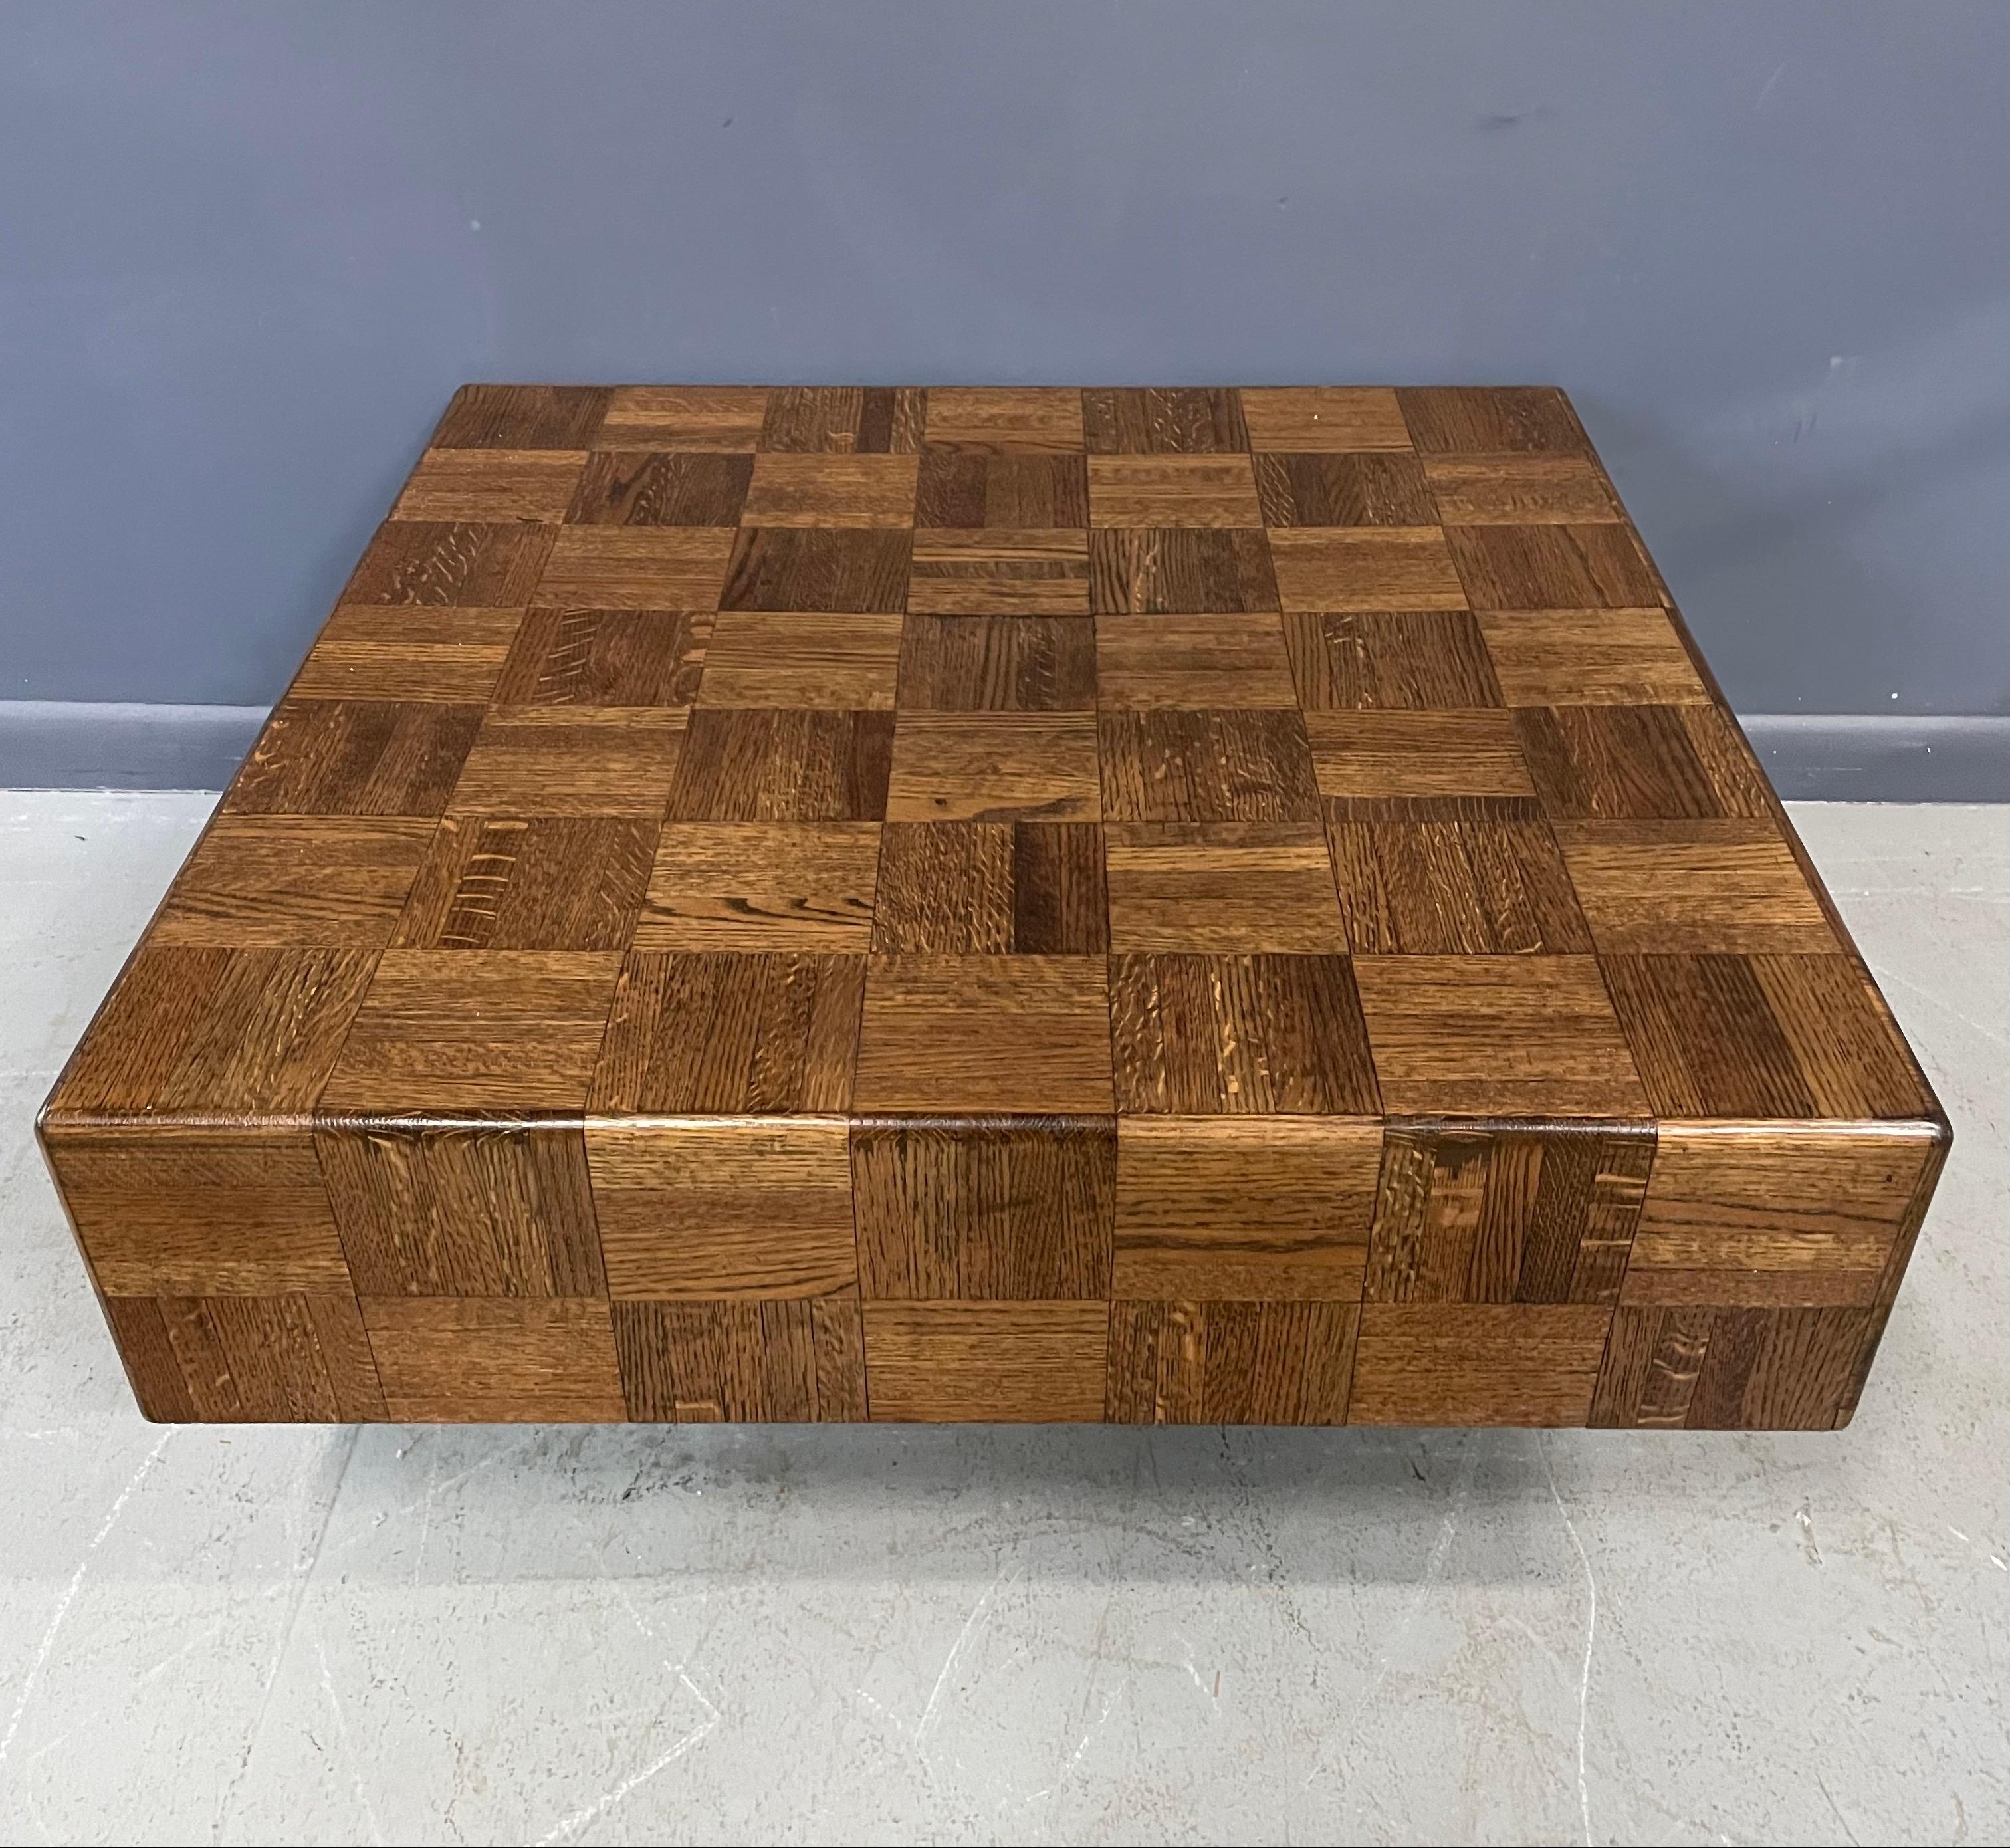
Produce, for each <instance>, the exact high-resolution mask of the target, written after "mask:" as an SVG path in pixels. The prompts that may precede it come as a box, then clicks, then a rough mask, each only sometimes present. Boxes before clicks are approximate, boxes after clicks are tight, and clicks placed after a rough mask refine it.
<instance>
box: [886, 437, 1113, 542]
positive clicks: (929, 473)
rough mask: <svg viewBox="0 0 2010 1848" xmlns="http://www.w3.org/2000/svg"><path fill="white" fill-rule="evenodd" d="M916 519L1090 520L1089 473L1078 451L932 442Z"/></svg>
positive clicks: (976, 522) (1034, 524)
mask: <svg viewBox="0 0 2010 1848" xmlns="http://www.w3.org/2000/svg"><path fill="white" fill-rule="evenodd" d="M914 524H916V525H917V526H933V527H978V526H989V527H1001V528H1005V529H1006V530H1007V531H1021V532H1024V531H1033V530H1036V529H1037V528H1041V527H1047V526H1068V527H1080V526H1086V525H1088V470H1087V466H1086V464H1085V462H1084V460H1083V459H1082V457H1080V456H1077V455H1039V454H1031V455H1007V456H993V455H985V454H984V453H981V452H978V451H975V450H939V449H934V448H931V449H930V450H928V451H927V452H926V453H925V454H924V455H923V456H922V466H921V481H920V487H919V492H918V499H917V500H916V502H915V505H914Z"/></svg>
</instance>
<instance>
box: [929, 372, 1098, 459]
mask: <svg viewBox="0 0 2010 1848" xmlns="http://www.w3.org/2000/svg"><path fill="white" fill-rule="evenodd" d="M928 446H929V448H930V449H932V450H968V451H972V452H975V453H978V454H980V455H1004V454H1010V453H1014V452H1015V451H1018V450H1079V449H1081V448H1083V447H1084V446H1085V443H1084V439H1083V435H1082V422H1081V393H1080V392H1079V391H1078V390H1076V389H1074V388H1073V387H1067V388H1062V387H1058V386H1003V387H996V386H987V387H982V388H973V387H968V386H941V385H939V386H933V387H932V388H931V389H930V390H929V421H928Z"/></svg>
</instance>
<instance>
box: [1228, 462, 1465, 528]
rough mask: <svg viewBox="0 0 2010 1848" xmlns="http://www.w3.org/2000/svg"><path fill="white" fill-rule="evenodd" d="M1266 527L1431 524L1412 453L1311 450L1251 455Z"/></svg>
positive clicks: (1431, 511) (1431, 508)
mask: <svg viewBox="0 0 2010 1848" xmlns="http://www.w3.org/2000/svg"><path fill="white" fill-rule="evenodd" d="M1255 460H1256V487H1257V491H1258V492H1259V494H1260V495H1261V496H1262V506H1263V516H1262V523H1263V524H1265V525H1266V526H1404V527H1418V526H1433V525H1435V524H1436V523H1437V517H1438V515H1437V509H1436V505H1435V504H1434V503H1433V501H1432V499H1431V496H1430V493H1429V490H1428V489H1426V487H1425V485H1424V471H1422V469H1421V468H1420V467H1418V465H1417V460H1416V458H1415V457H1414V456H1409V455H1403V454H1396V453H1387V454H1379V455H1378V454H1374V453H1369V454H1365V455H1351V454H1341V453H1333V452H1330V451H1320V450H1311V451H1308V452H1303V453H1284V454H1277V453H1264V454H1262V455H1259V456H1258V457H1256V459H1255Z"/></svg>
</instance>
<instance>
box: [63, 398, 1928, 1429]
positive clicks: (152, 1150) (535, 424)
mask: <svg viewBox="0 0 2010 1848" xmlns="http://www.w3.org/2000/svg"><path fill="white" fill-rule="evenodd" d="M42 1133H43V1136H44V1143H45V1146H46V1148H47V1150H48V1155H49V1158H50V1161H51V1165H52V1167H53V1169H54V1171H55V1175H56V1178H57V1180H58V1183H59V1186H60V1188H61V1189H62V1193H63V1196H64V1198H65V1200H66V1203H67V1204H68V1207H69V1211H70V1214H71V1217H72V1219H73V1221H74V1223H75V1224H76V1229H77V1234H78V1239H79V1242H80V1246H82V1248H83V1253H84V1255H85V1256H86V1259H87V1261H88V1263H89V1264H90V1267H91V1272H92V1275H93V1278H94V1281H95V1284H96V1285H97V1288H98V1291H99V1292H100V1294H101V1297H102V1299H103V1300H104V1302H105V1308H106V1313H107V1316H108V1320H109V1321H110V1324H111V1326H112V1331H113V1333H114V1335H115V1338H116V1340H117V1342H118V1343H119V1349H120V1351H121V1352H122V1354H123V1356H124V1358H125V1360H126V1367H127V1370H128V1373H129V1374H130V1377H131V1379H132V1381H133V1388H134V1390H135V1391H136V1393H137V1395H138V1397H139V1398H140V1403H141V1406H143V1408H144V1409H145V1410H146V1412H147V1414H148V1415H149V1416H153V1417H157V1418H166V1419H216V1420H232V1419H286V1418H291V1419H316V1420H352V1419H378V1418H389V1419H396V1420H463V1419H465V1420H495V1419H541V1420H566V1419H576V1420H619V1419H636V1420H689V1419H721V1418H724V1419H744V1420H856V1419H864V1418H875V1419H907V1420H957V1419H1037V1420H1046V1419H1052V1420H1099V1419H1109V1420H1123V1421H1131V1422H1146V1423H1149V1422H1205V1423H1217V1422H1248V1423H1410V1424H1426V1423H1461V1424H1462V1423H1518V1424H1584V1423H1592V1424H1596V1425H1607V1426H1637V1425H1653V1426H1668V1427H1683V1426H1686V1427H1781V1426H1792V1427H1828V1426H1831V1425H1834V1424H1838V1423H1841V1422H1843V1421H1844V1420H1847V1418H1848V1416H1849V1415H1850V1413H1851V1412H1852V1410H1853V1409H1854V1407H1855V1406H1856V1400H1857V1397H1858V1395H1859V1392H1860V1391H1861V1390H1862V1388H1863V1382H1864V1379H1865V1376H1866V1373H1867V1370H1868V1369H1869V1366H1870V1361H1871V1358H1872V1356H1873V1352H1874V1351H1875V1349H1876V1347H1877V1341H1878V1338H1879V1335H1880V1333H1881V1331H1882V1328H1883V1326H1884V1320H1885V1317H1886V1315H1887V1313H1888V1311H1889V1310H1890V1307H1891V1302H1892V1299H1893V1295H1894V1294H1895V1291H1896V1289H1897V1288H1898V1281H1899V1278H1900V1276H1901V1274H1902V1272H1903V1270H1904V1268H1905V1263H1906V1260H1907V1258H1908V1257H1909V1255H1910V1253H1911V1250H1912V1244H1913V1242H1914V1240H1915V1239H1916V1236H1917V1234H1918V1231H1919V1224H1920V1221H1921V1219H1922V1217H1923V1214H1924V1212H1925V1210H1926V1205H1927V1199H1928V1197H1929V1196H1930V1193H1931V1192H1932V1189H1933V1185H1934V1180H1935V1178H1936V1177H1937V1174H1938V1172H1939V1170H1940V1167H1941V1162H1942V1160H1943V1159H1944V1155H1945V1151H1946V1147H1947V1143H1948V1132H1947V1128H1946V1124H1945V1121H1944V1118H1943V1117H1942V1116H1941V1112H1940V1111H1939V1108H1938V1106H1937V1104H1936V1103H1935V1102H1934V1098H1933V1096H1932V1095H1931V1093H1930V1091H1929V1090H1928V1089H1927V1086H1926V1083H1925V1082H1924V1080H1923V1078H1922V1077H1921V1075H1920V1074H1919V1069H1918V1068H1917V1066H1916V1064H1915V1062H1914V1061H1913V1060H1912V1057H1911V1055H1910V1054H1909V1051H1908V1050H1907V1049H1906V1047H1905V1043H1904V1041H1903V1039H1902V1038H1901V1037H1900V1036H1899V1034H1898V1030H1897V1029H1896V1027H1895V1025H1894V1024H1893V1022H1892V1020H1891V1015H1890V1014H1889V1012H1888V1011H1887V1008H1885V1006H1884V1003H1883V1001H1882V1000H1881V999H1880V997H1879V996H1878V994H1877V990H1876V989H1875V988H1874V986H1873V985H1872V983H1871V982H1870V978H1869V976H1868V974H1867V973H1866V970H1865V968H1864V967H1863V963H1862V961H1861V960H1860V959H1859V958H1858V956H1857V955H1856V951H1854V949H1853V947H1852V946H1851V944H1849V942H1848V938H1847V936H1845V934H1844V933H1843V932H1842V930H1841V926H1840V925H1839V923H1838V920H1837V919H1836V916H1835V914H1834V908H1833V907H1832V906H1831V904H1830V903H1829V901H1828V900H1827V896H1826V894H1824V892H1823V891H1822V890H1821V889H1820V885H1819V884H1818V883H1817V882H1816V880H1815V878H1814V876H1813V872H1812V871H1811V869H1810V868H1809V865H1808V862H1807V861H1806V856H1805V855H1803V854H1802V852H1801V851H1800V848H1799V844H1798V843H1797V842H1796V841H1795V840H1794V838H1793V837H1792V833H1791V832H1790V830H1788V826H1787V823H1786V821H1785V819H1784V816H1783V815H1782V813H1781V810H1780V808H1779V805H1778V804H1777V802H1776V801H1774V798H1773V796H1772V794H1771V791H1770V790H1769V789H1768V788H1767V785H1766V783H1765V780H1764V778H1763V776H1762V775H1761V774H1760V771H1759V769H1758V767H1757V766H1756V763H1755V762H1754V760H1753V756H1752V754H1751V752H1750V751H1749V748H1747V747H1746V745H1745V741H1744V740H1743V738H1742V736H1741V734H1739V732H1738V727H1737V726H1736V723H1735V721H1734V720H1733V719H1732V718H1731V715H1730V713H1729V712H1728V709H1726V707H1725V706H1724V703H1723V701H1722V698H1721V695H1719V693H1718V692H1717V689H1716V688H1715V686H1714V684H1713V682H1712V681H1711V680H1710V677H1709V675H1708V673H1707V670H1706V669H1705V668H1704V666H1703V663H1702V662H1701V660H1700V659H1699V657H1698V656H1697V655H1696V652H1695V649H1694V648H1693V646H1692V644H1691V642H1690V641H1689V637H1688V635H1687V634H1686V631H1685V630H1684V629H1683V627H1682V624H1681V621H1680V619H1679V617H1678V616H1677V615H1676V613H1675V612H1674V608H1673V606H1672V603H1671V599H1669V597H1668V595H1667V592H1666V589H1665V588H1664V585H1663V584H1662V582H1661V580H1660V576H1659V574H1657V572H1656V570H1655V569H1654V567H1653V564H1652V563H1650V560H1649V559H1648V557H1647V556H1646V553H1645V551H1644V550H1643V549H1642V546H1641V545H1640V543H1639V538H1638V537H1637V535H1635V532H1634V531H1633V528H1632V525H1631V524H1630V523H1629V522H1628V520H1627V518H1626V516H1625V512H1624V510H1622V509H1621V506H1620V503H1619V501H1618V497H1617V496H1616V495H1615V494H1614V492H1613V489H1612V487H1611V485H1610V482H1609V481H1608V480H1607V478H1606V476H1605V474H1604V472H1603V469H1602V468H1601V467H1600V465H1599V463H1598V461H1597V459H1596V456H1595V455H1594V454H1593V451H1592V450H1591V446H1590V445H1589V442H1587V441H1586V438H1585V436H1584V434H1583V432H1582V428H1581V427H1580V425H1579V423H1578V421H1577V419H1576V418H1575V415H1574V414H1573V413H1572V411H1571V407H1570V406H1569V404H1568V401H1567V400H1565V399H1564V396H1563V395H1562V394H1561V393H1558V392H1556V391H1553V390H1549V389H1500V390H1479V389H1422V390H1402V391H1395V390H1387V389H1344V388H1326V387H1320V388H1306V389H1264V390H1255V389H1249V390H1244V391H1240V392H1238V391H1235V390H1228V389H1219V390H1216V389H1209V390H1195V389H1180V390H1164V391H1155V390H1142V389H1128V388H1127V389H1108V390H1096V389H1091V390H1083V391H1078V390H1074V389H1000V390H979V389H961V388H959V389H929V390H923V389H848V388H838V389H793V388H792V389H773V390H769V389H755V388H750V389H737V388H719V387H710V386H707V387H690V388H684V387H663V386H631V387H617V388H609V389H598V388H594V389H588V388H575V387H563V388H558V387H539V386H469V387H467V388H465V389H463V390H462V391H461V392H460V393H459V394H458V395H457V396H456V398H455V400H454V401H453V404H452V405H451V406H450V407H449V409H448V411H447V413H446V417H445V418H444V419H443V420H442V422H441V425H440V426H439V429H438V431H437V432H435V435H434V438H433V440H432V443H431V446H429V447H428V450H426V452H425V453H424V456H422V457H421V459H420V461H419V464H418V466H417V467H416V468H415V469H414V471H413V474H412V477H411V479H410V482H408V483H407V486H406V488H405V489H404V492H403V493H402V495H401V496H400V498H399V499H398V501H397V503H396V506H394V507H393V509H392V514H391V517H390V518H389V520H388V521H386V522H385V524H384V525H383V526H382V528H379V530H378V533H377V535H376V537H375V538H374V539H373V540H372V542H371V546H370V548H369V549H368V552H367V553H365V554H364V558H363V560H362V561H361V563H360V564H359V565H358V566H357V569H356V571H355V573H354V574H353V577H352V578H350V582H349V585H348V587H347V588H346V590H345V591H344V592H343V597H342V599H341V602H340V603H339V606H337V608H336V610H335V611H334V613H333V614H332V616H331V617H329V619H328V624H327V626H326V627H325V629H324V630H323V631H322V633H321V637H320V638H319V640H318V641H317V642H316V644H315V646H314V650H313V652H312V653H311V654H310V656H308V658H307V662H306V663H305V665H304V666H303V667H302V669H301V670H300V675H299V676H298V677H297V679H296V681H295V682H294V684H293V687H292V688H291V689H290V690H289V692H288V693H287V695H286V698H284V699H283V700H282V702H280V704H279V707H278V708H277V709H276V710H275V713H274V714H273V716H272V720H271V723H269V725H268V727H267V729H266V730H265V734H264V735H263V736H262V737H261V740H260V742H259V744H258V745H257V748H256V749H255V750H254V752H253V753H252V755H251V757H250V759H249V761H248V762H247V763H246V765H245V766H244V768H243V770H242V771H241V772H240V774H239V776H238V777H237V779H236V782H235V783H234V784H233V786H232V787H231V789H230V791H229V793H228V794H226V797H225V798H224V801H223V803H222V807H221V808H220V809H219V810H218V813H217V816H216V817H215V820H214V821H213V822H212V823H211V826H210V828H209V830H208V832H207V833H206V834H205V835H204V837H203V839H202V840H201V843H200V844H198V846H197V848H196V850H195V851H194V854H193V855H191V857H190V860H189V862H188V864H187V865H186V867H185V868H184V869H183V872H182V873H181V875H180V876H179V878H178V879H177V880H176V883H175V885H174V887H173V889H172V890H171V891H170V892H169V895H168V897H167V898H166V899H165V901H164V902H163V904H162V907H161V909H160V912H159V913H158V915H157V916H156V917H155V919H154V922H153V924H152V926H151V928H150V929H149V930H148V932H147V935H146V936H145V937H144V940H142V942H141V944H140V947H139V948H138V949H137V951H135V952H134V954H133V958H132V960H131V961H130V963H129V964H128V965H127V967H126V970H125V971H124V972H123V974H122V975H121V976H120V978H119V983H118V985H117V986H116V987H115V989H114V990H113V991H112V995H111V996H110V997H109V998H108V1000H106V1002H105V1005H104V1007H103V1008H102V1009H101V1011H100V1012H99V1015H98V1018H97V1019H96V1021H95V1022H94V1023H93V1025H92V1026H91V1029H90V1031H89V1032H87V1034H86V1036H85V1037H84V1040H83V1043H82V1045H81V1046H80V1047H79V1048H78V1050H77V1052H76V1055H75V1057H73V1059H72V1060H71V1061H70V1064H69V1068H68V1069H67V1070H66V1071H65V1073H64V1075H63V1076H62V1079H61V1081H60V1082H59V1084H58V1086H57V1088H56V1090H55V1094H54V1095H53V1096H51V1099H50V1101H49V1103H48V1107H47V1109H46V1111H45V1112H44V1118H43V1121H42Z"/></svg>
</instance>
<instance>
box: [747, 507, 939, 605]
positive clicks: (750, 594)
mask: <svg viewBox="0 0 2010 1848" xmlns="http://www.w3.org/2000/svg"><path fill="white" fill-rule="evenodd" d="M910 543H911V535H909V534H908V533H907V532H905V531H873V530H871V529H868V528H851V529H849V530H840V529H827V530H821V531H820V530H818V529H815V528H796V527H787V526H770V527H747V528H742V529H741V531H740V535H739V537H738V538H737V540H735V542H734V543H733V559H732V563H731V565H730V567H729V569H728V570H727V572H726V585H725V588H724V589H723V591H722V592H720V593H719V608H720V609H851V610H896V611H897V610H898V609H900V608H901V607H902V606H903V605H904V602H905V601H906V599H907V553H908V548H909V546H910Z"/></svg>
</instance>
